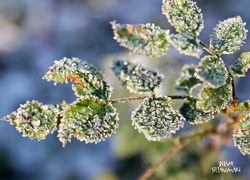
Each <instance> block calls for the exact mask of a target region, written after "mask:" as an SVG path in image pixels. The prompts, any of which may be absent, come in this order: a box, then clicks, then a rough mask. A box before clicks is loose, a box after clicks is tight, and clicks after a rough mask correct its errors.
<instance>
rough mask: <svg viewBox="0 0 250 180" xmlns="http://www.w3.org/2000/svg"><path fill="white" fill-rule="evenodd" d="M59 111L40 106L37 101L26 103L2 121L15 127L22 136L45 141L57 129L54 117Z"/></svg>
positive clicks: (47, 106) (51, 106) (52, 107)
mask: <svg viewBox="0 0 250 180" xmlns="http://www.w3.org/2000/svg"><path fill="white" fill-rule="evenodd" d="M59 111H60V110H58V108H57V107H56V106H53V105H42V103H39V102H37V101H31V102H30V101H27V102H26V103H25V104H22V105H20V108H18V109H17V111H15V112H12V113H11V114H10V115H8V116H6V117H5V118H4V120H6V121H8V122H10V123H11V124H12V125H15V126H16V129H17V130H18V131H19V132H22V133H23V136H25V137H26V136H28V137H30V138H32V139H33V138H36V139H38V140H42V139H45V138H46V136H47V135H48V134H49V133H53V132H54V131H55V130H56V129H57V124H56V115H57V114H58V112H59Z"/></svg>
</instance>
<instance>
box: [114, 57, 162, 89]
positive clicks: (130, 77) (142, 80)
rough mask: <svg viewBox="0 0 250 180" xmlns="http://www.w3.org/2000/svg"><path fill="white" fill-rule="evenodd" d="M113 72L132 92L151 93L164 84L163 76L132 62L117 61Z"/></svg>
mask: <svg viewBox="0 0 250 180" xmlns="http://www.w3.org/2000/svg"><path fill="white" fill-rule="evenodd" d="M112 70H113V72H114V73H115V75H116V77H117V78H118V79H119V80H120V81H121V83H122V85H123V86H124V87H125V88H127V89H128V90H129V91H130V92H134V93H141V94H142V93H150V92H153V91H154V90H155V88H157V87H160V85H161V84H162V79H163V75H161V74H160V73H158V72H157V71H151V70H148V69H146V68H144V67H142V66H140V65H136V64H132V63H130V62H126V61H121V60H116V61H114V63H113V67H112Z"/></svg>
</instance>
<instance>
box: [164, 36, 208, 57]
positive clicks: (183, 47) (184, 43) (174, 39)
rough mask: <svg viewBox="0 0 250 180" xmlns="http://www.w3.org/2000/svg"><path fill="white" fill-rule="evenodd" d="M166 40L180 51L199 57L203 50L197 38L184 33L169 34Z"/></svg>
mask: <svg viewBox="0 0 250 180" xmlns="http://www.w3.org/2000/svg"><path fill="white" fill-rule="evenodd" d="M168 41H169V42H170V44H172V45H173V46H174V47H175V48H176V49H177V50H178V51H179V52H180V53H182V54H186V55H189V56H194V57H197V58H199V57H200V55H201V54H202V53H203V50H202V48H201V46H200V44H199V40H198V39H196V38H194V37H192V36H190V35H186V34H171V35H170V36H169V39H168Z"/></svg>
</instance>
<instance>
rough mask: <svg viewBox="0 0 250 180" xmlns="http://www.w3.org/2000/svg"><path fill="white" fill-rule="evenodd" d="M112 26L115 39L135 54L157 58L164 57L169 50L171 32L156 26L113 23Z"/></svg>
mask: <svg viewBox="0 0 250 180" xmlns="http://www.w3.org/2000/svg"><path fill="white" fill-rule="evenodd" d="M111 25H112V28H113V31H114V36H115V38H114V39H115V40H116V41H117V42H118V43H119V44H120V45H121V46H123V47H126V48H128V49H129V50H131V51H133V52H135V53H139V54H143V55H148V56H151V57H157V56H162V55H164V54H165V53H166V52H167V50H168V49H169V43H168V41H167V36H168V35H169V31H166V30H162V29H161V28H160V27H158V26H155V25H154V24H150V23H147V24H141V25H130V24H119V23H116V22H111Z"/></svg>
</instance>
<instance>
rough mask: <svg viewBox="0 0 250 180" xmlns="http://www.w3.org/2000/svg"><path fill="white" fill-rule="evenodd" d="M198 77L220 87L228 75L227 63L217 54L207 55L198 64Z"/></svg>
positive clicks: (215, 86)
mask: <svg viewBox="0 0 250 180" xmlns="http://www.w3.org/2000/svg"><path fill="white" fill-rule="evenodd" d="M197 77H199V78H200V79H201V80H202V81H204V82H207V83H209V85H211V86H212V87H214V88H217V87H220V86H222V85H224V84H225V83H226V80H227V77H228V73H227V69H226V65H225V64H224V62H223V61H222V59H221V58H218V57H217V56H205V57H204V58H202V60H201V61H200V63H199V65H198V68H197Z"/></svg>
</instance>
